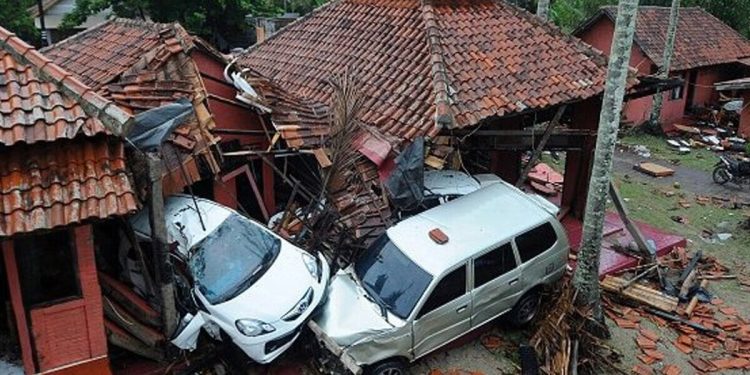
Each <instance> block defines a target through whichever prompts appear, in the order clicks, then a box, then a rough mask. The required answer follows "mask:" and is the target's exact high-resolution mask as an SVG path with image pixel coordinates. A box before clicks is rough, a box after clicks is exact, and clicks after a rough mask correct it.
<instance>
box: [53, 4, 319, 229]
mask: <svg viewBox="0 0 750 375" xmlns="http://www.w3.org/2000/svg"><path fill="white" fill-rule="evenodd" d="M43 52H44V53H45V54H46V55H47V56H49V57H50V58H51V59H52V60H54V61H55V62H57V63H58V64H60V65H61V66H63V67H65V68H67V69H69V70H70V71H72V72H76V73H75V74H77V76H78V78H79V79H81V80H82V81H84V82H85V83H87V84H89V85H91V86H92V87H93V88H95V90H97V91H100V92H101V93H102V94H103V95H105V96H107V97H111V98H112V100H114V101H116V102H117V103H118V104H120V105H121V106H123V107H124V108H126V109H127V110H129V111H131V112H133V113H138V112H140V111H143V110H145V109H149V108H153V107H155V106H159V105H161V104H163V103H169V102H172V101H174V100H176V99H177V98H180V97H186V96H187V97H189V98H191V101H192V102H193V106H194V109H195V113H196V114H197V117H198V121H199V123H200V124H201V126H200V129H201V132H202V135H203V138H204V139H206V142H205V143H206V144H205V145H200V144H197V143H196V141H195V139H194V138H193V139H187V138H182V137H179V136H178V137H179V138H180V141H181V142H180V144H181V145H183V146H187V147H198V148H199V150H198V151H199V154H200V155H203V156H206V157H208V156H210V155H214V156H215V157H214V158H213V159H211V158H206V160H205V162H204V161H202V162H199V163H194V162H188V161H187V160H186V161H185V162H184V163H183V164H184V165H185V167H186V168H185V169H186V170H187V171H188V172H189V173H188V177H189V183H185V182H183V181H182V180H181V179H180V180H178V181H166V182H165V194H168V193H174V192H180V191H182V190H183V188H184V187H185V186H186V185H190V184H193V183H195V184H194V185H193V186H192V189H193V192H194V193H195V194H196V195H199V196H201V197H204V198H208V199H212V200H214V201H216V202H218V203H221V204H223V205H225V206H228V207H231V208H234V209H239V210H240V211H244V212H246V213H247V214H249V215H251V216H253V217H255V218H256V219H259V220H268V218H269V216H270V215H271V214H273V213H274V212H276V211H277V209H278V207H277V202H276V200H277V199H276V188H275V177H274V171H273V168H272V167H271V164H270V163H268V162H263V160H262V159H261V157H260V156H259V155H250V156H243V157H237V156H233V155H232V153H233V152H237V151H242V150H245V149H252V150H256V151H261V150H267V149H268V148H269V147H270V145H271V144H272V143H273V142H275V141H274V134H275V132H274V131H273V127H272V126H271V121H272V120H273V122H274V123H275V124H283V125H291V126H294V125H296V124H299V123H300V122H302V121H304V122H305V123H306V124H307V125H308V127H311V128H322V127H324V125H325V124H327V120H328V119H327V116H326V114H325V112H324V111H320V113H316V112H315V109H314V108H313V107H312V106H313V105H314V104H313V103H309V102H307V101H304V100H301V99H298V98H296V97H294V96H291V95H289V94H288V93H286V92H284V91H283V90H281V89H279V88H278V87H276V86H274V85H272V84H271V83H270V82H268V80H265V79H262V78H260V77H258V75H257V74H253V76H254V77H256V78H255V79H254V80H252V82H253V85H254V87H256V89H258V91H262V93H263V94H264V95H263V97H262V98H253V99H252V100H248V99H247V98H244V99H243V98H239V97H238V96H237V88H235V86H234V85H233V83H232V81H231V77H230V76H229V74H230V72H228V71H227V65H228V64H229V63H230V61H229V60H227V59H226V58H225V56H223V55H222V54H221V53H220V52H218V51H216V50H215V49H214V48H213V47H211V46H210V45H209V44H208V43H206V42H205V41H203V40H201V39H200V38H197V37H194V36H191V35H189V34H188V33H187V32H186V31H185V29H184V28H183V27H182V26H180V25H179V24H176V23H175V24H160V23H153V22H146V21H137V20H130V19H120V18H115V19H111V20H109V21H106V22H104V23H102V24H99V25H97V26H95V27H93V28H91V29H89V30H86V31H84V32H81V33H79V34H76V35H74V36H72V37H70V38H68V39H66V40H63V41H61V42H59V43H57V44H55V45H52V46H50V47H48V48H46V49H44V50H43ZM319 107H320V106H319ZM214 144H215V145H217V146H218V147H212V148H209V147H206V146H210V145H214ZM201 146H202V147H201ZM201 150H202V151H201ZM209 150H213V152H210V151H209ZM267 161H270V160H267ZM167 162H168V163H169V164H168V167H170V166H171V169H172V170H174V169H176V167H177V164H176V163H174V162H173V161H170V160H168V161H167ZM214 174H215V175H216V177H215V178H213V175H214ZM178 176H179V175H178ZM209 176H210V177H212V178H205V179H204V178H203V177H209ZM201 179H203V181H201V182H199V181H200V180H201ZM283 203H284V202H282V204H283Z"/></svg>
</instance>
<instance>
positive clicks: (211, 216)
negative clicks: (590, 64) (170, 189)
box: [130, 194, 236, 254]
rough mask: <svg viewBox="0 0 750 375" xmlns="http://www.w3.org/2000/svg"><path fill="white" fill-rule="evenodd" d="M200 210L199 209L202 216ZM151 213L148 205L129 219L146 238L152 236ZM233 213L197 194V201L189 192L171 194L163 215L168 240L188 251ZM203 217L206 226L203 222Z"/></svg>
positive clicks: (165, 202)
mask: <svg viewBox="0 0 750 375" xmlns="http://www.w3.org/2000/svg"><path fill="white" fill-rule="evenodd" d="M196 207H197V209H196ZM198 212H200V216H199V215H198ZM148 214H149V213H148V208H147V207H146V208H144V209H143V210H141V211H140V212H139V213H138V214H137V215H135V216H133V217H132V218H131V219H130V223H131V224H132V225H133V229H134V230H135V231H136V232H137V233H138V234H140V235H142V236H146V237H149V236H150V235H151V227H150V224H149V219H148ZM232 214H236V213H235V212H234V211H233V210H232V209H230V208H228V207H225V206H222V205H220V204H218V203H216V202H212V201H210V200H208V199H203V198H198V197H196V198H195V201H194V200H193V197H191V196H189V195H181V194H180V195H172V196H169V197H167V199H165V200H164V218H165V219H166V221H167V233H168V235H169V239H168V240H169V241H170V242H173V241H177V243H178V245H179V246H178V247H179V250H180V251H181V252H184V253H185V254H186V253H187V250H188V249H190V248H191V247H193V245H195V244H196V243H198V242H200V241H201V240H202V239H204V238H206V236H208V235H209V234H210V233H211V232H213V231H214V230H215V229H216V228H217V227H218V226H219V225H220V224H221V223H223V222H224V220H226V219H227V218H228V217H229V216H230V215H232ZM201 219H202V221H203V225H201ZM177 223H179V224H180V226H184V228H185V229H184V230H180V229H179V227H178V225H177ZM204 226H205V228H204Z"/></svg>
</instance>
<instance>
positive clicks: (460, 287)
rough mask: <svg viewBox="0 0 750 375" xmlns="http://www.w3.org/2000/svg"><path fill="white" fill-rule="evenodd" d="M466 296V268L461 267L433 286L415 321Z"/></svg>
mask: <svg viewBox="0 0 750 375" xmlns="http://www.w3.org/2000/svg"><path fill="white" fill-rule="evenodd" d="M464 294H466V267H464V266H461V267H459V268H457V269H456V270H455V271H453V272H451V273H449V274H448V275H446V276H445V277H443V279H442V280H440V282H439V283H438V284H437V286H435V289H434V290H433V291H432V294H431V295H430V298H428V299H427V301H426V302H425V303H424V306H422V310H421V311H420V312H419V316H417V319H419V318H421V317H422V316H424V315H425V314H427V313H429V312H430V311H432V310H435V309H437V308H438V307H441V306H443V305H445V304H447V303H448V302H451V301H453V300H454V299H456V298H458V297H461V296H463V295H464Z"/></svg>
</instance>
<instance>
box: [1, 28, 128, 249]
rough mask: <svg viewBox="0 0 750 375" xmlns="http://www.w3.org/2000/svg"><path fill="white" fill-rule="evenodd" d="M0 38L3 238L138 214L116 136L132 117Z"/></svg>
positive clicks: (14, 41) (24, 46) (18, 43)
mask: <svg viewBox="0 0 750 375" xmlns="http://www.w3.org/2000/svg"><path fill="white" fill-rule="evenodd" d="M0 40H3V42H0V237H4V236H11V235H14V234H17V233H24V232H30V231H34V230H38V229H49V228H54V227H58V226H63V225H68V224H71V223H77V222H81V221H83V220H87V219H91V218H106V217H109V216H112V215H123V214H127V213H129V212H132V211H133V210H135V209H136V208H137V205H136V200H135V194H134V192H133V188H132V186H131V183H130V180H129V177H128V175H127V174H126V172H125V162H124V156H123V145H122V143H121V142H120V141H119V140H116V139H115V138H114V137H110V136H109V134H111V133H116V130H119V129H120V128H121V127H122V126H125V125H126V124H127V123H128V122H129V121H131V120H132V118H130V116H128V115H127V114H124V113H123V112H122V111H120V110H118V109H117V108H116V107H114V106H112V103H111V102H109V101H108V100H106V99H104V98H102V97H100V96H98V95H96V94H95V93H93V91H92V90H91V89H90V88H89V87H88V86H86V85H85V84H83V83H82V82H80V81H78V80H76V79H74V78H73V77H71V76H70V74H69V73H67V72H66V71H65V70H64V69H62V68H61V67H59V66H57V65H56V64H54V63H52V62H51V61H50V60H49V59H47V58H45V57H44V56H42V55H41V54H39V52H37V51H36V50H34V49H32V48H31V47H30V46H28V45H27V44H26V43H24V42H23V41H21V40H20V39H18V38H17V37H15V36H13V35H12V34H10V33H8V32H7V31H6V30H5V29H2V28H0ZM105 125H106V126H109V127H110V128H111V129H112V131H108V130H107V128H106V127H105Z"/></svg>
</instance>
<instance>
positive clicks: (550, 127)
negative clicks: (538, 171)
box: [516, 104, 568, 188]
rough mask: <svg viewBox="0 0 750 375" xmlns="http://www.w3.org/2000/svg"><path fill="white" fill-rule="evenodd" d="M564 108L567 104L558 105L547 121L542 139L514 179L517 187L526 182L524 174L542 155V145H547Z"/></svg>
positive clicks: (525, 174)
mask: <svg viewBox="0 0 750 375" xmlns="http://www.w3.org/2000/svg"><path fill="white" fill-rule="evenodd" d="M565 108H568V105H567V104H563V105H562V106H560V108H558V109H557V113H555V117H554V118H553V119H552V121H550V122H549V125H547V129H545V130H544V134H543V135H542V139H541V140H540V141H539V145H538V146H537V147H536V149H534V152H533V153H532V154H531V158H530V159H529V162H528V163H527V164H526V166H525V167H524V168H523V171H522V172H521V175H520V176H519V177H518V181H516V187H517V188H520V187H521V186H523V183H524V182H526V176H527V175H528V174H529V172H531V168H534V163H536V161H537V160H538V159H539V157H540V156H542V152H543V151H544V147H545V146H546V145H547V141H549V137H550V136H552V131H553V130H555V128H556V127H557V125H558V124H559V123H560V118H562V115H563V113H565ZM532 146H533V145H532Z"/></svg>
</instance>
